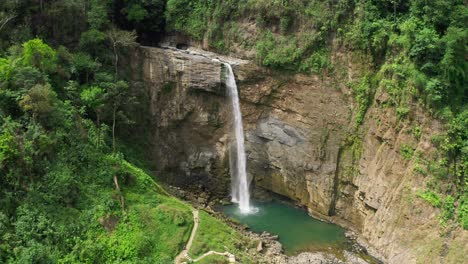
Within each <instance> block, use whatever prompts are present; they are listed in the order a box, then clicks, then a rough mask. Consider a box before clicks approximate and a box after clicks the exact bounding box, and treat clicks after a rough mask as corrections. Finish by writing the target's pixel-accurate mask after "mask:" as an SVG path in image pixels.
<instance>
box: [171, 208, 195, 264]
mask: <svg viewBox="0 0 468 264" xmlns="http://www.w3.org/2000/svg"><path fill="white" fill-rule="evenodd" d="M192 213H193V228H192V233H191V234H190V238H189V241H188V242H187V245H186V246H185V247H184V250H182V251H181V252H180V254H179V255H177V257H176V258H175V259H174V262H175V264H180V263H181V262H180V261H181V259H183V258H187V259H189V260H191V259H190V257H189V256H188V252H189V250H190V248H191V247H192V242H193V238H194V237H195V233H196V232H197V229H198V223H199V222H200V218H199V217H198V210H193V211H192Z"/></svg>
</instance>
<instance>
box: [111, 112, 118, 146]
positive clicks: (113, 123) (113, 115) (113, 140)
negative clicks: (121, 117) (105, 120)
mask: <svg viewBox="0 0 468 264" xmlns="http://www.w3.org/2000/svg"><path fill="white" fill-rule="evenodd" d="M116 108H117V107H116V106H115V105H114V109H113V112H112V152H115V112H116V111H117V109H116Z"/></svg>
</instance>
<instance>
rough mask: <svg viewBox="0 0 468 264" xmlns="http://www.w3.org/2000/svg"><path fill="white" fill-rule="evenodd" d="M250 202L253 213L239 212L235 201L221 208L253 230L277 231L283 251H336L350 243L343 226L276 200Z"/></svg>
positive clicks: (293, 253)
mask: <svg viewBox="0 0 468 264" xmlns="http://www.w3.org/2000/svg"><path fill="white" fill-rule="evenodd" d="M253 206H254V207H256V208H258V212H257V213H255V214H242V213H241V212H240V210H239V207H238V205H237V204H231V205H226V206H223V207H222V209H221V210H222V211H223V213H224V214H226V215H227V216H229V217H231V218H233V219H235V220H237V221H239V222H240V223H241V224H245V225H247V226H248V227H249V228H250V229H251V230H252V231H254V232H256V233H261V232H263V231H266V232H268V233H270V234H273V235H278V236H279V239H278V240H279V242H280V243H281V244H282V245H283V249H284V252H285V253H286V254H287V255H295V254H298V253H300V252H306V251H309V252H314V251H326V252H330V253H335V254H340V253H339V252H340V251H341V250H342V249H345V248H347V247H349V245H350V241H349V240H348V239H347V238H346V237H345V235H344V233H345V229H343V228H341V227H340V226H338V225H335V224H331V223H325V222H322V221H320V220H317V219H315V218H312V217H311V216H309V215H308V214H307V212H306V211H305V210H303V209H300V208H296V207H294V206H292V205H290V204H288V203H285V202H282V201H277V200H273V201H271V202H255V201H254V202H253Z"/></svg>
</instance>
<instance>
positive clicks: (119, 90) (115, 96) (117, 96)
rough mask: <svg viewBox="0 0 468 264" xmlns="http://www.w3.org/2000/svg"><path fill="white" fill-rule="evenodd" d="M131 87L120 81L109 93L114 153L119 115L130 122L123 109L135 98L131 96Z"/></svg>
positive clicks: (112, 86)
mask: <svg viewBox="0 0 468 264" xmlns="http://www.w3.org/2000/svg"><path fill="white" fill-rule="evenodd" d="M129 92H130V90H129V86H128V84H127V83H126V82H124V81H118V82H116V83H115V84H112V85H111V86H110V87H109V89H108V91H107V96H108V99H109V103H110V105H111V106H112V151H114V152H115V125H116V120H117V115H119V116H120V117H121V118H124V119H126V120H128V118H127V117H126V116H125V115H124V113H123V112H122V111H120V110H121V108H122V107H123V106H124V105H126V104H129V103H131V102H132V101H133V98H132V97H131V96H130V94H129Z"/></svg>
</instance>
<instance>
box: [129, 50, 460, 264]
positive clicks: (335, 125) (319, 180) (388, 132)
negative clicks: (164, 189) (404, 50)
mask: <svg viewBox="0 0 468 264" xmlns="http://www.w3.org/2000/svg"><path fill="white" fill-rule="evenodd" d="M216 56H217V55H214V54H205V55H197V54H193V53H190V52H188V51H180V50H173V49H159V48H145V47H142V48H140V49H139V50H138V51H137V52H136V53H135V56H134V58H133V59H132V61H131V65H132V68H133V73H134V79H135V80H136V81H137V80H139V81H143V83H145V86H146V87H147V93H148V96H149V98H150V110H149V112H150V113H149V114H150V116H149V119H150V123H151V125H150V127H151V128H150V133H151V135H152V140H151V144H149V146H148V148H150V153H151V154H150V156H151V158H152V159H153V160H154V164H157V166H156V168H155V169H156V170H157V171H158V172H159V175H162V176H164V177H165V178H166V180H167V181H169V182H171V183H174V184H178V185H181V186H184V187H186V188H194V187H195V188H198V189H202V190H204V191H207V192H209V193H210V194H217V195H227V193H228V190H229V181H230V179H229V173H228V169H227V167H228V166H227V164H228V160H227V159H228V157H227V147H228V143H229V131H230V112H229V101H228V100H227V98H226V97H225V94H226V93H225V87H224V76H225V74H224V68H223V65H222V63H220V62H219V61H213V60H212V58H214V57H216ZM335 57H336V62H335V63H337V64H341V65H342V66H343V67H344V68H348V71H347V74H344V75H343V76H341V77H340V76H331V77H326V78H320V77H318V76H304V75H287V74H282V73H278V72H271V71H268V70H265V69H262V68H258V67H257V66H255V65H254V64H253V63H249V62H246V61H238V60H232V59H230V58H221V59H223V60H226V61H230V62H231V63H232V64H234V66H233V69H234V72H235V75H236V78H237V80H238V86H239V90H240V97H241V105H242V113H243V118H244V123H245V124H244V127H245V134H246V150H247V157H248V161H247V162H248V173H249V175H250V176H251V177H253V179H254V180H253V183H254V185H255V188H263V189H267V190H270V191H272V192H275V193H278V194H281V195H284V196H286V197H289V198H291V199H293V200H295V201H297V203H298V204H300V205H303V206H306V207H307V208H308V210H309V212H310V213H311V214H312V215H315V216H318V217H320V218H322V219H327V220H330V221H334V222H338V223H340V224H342V225H344V226H346V227H348V228H350V229H353V230H355V231H356V232H357V233H359V234H360V237H361V239H362V241H363V242H365V243H367V244H369V245H372V247H373V248H375V252H374V253H376V254H377V255H380V256H381V257H382V259H384V260H386V261H388V262H389V263H419V262H431V263H439V262H440V263H450V262H451V260H452V259H454V260H455V259H457V258H456V256H457V255H456V254H460V253H459V252H460V251H461V253H463V254H466V253H468V246H466V245H464V243H463V241H467V235H466V232H463V231H461V232H451V229H447V230H445V231H444V232H446V233H445V234H443V235H440V234H439V227H438V219H437V216H436V215H437V210H438V209H434V208H432V207H430V206H429V205H427V204H425V203H424V202H422V201H420V200H418V199H416V198H415V192H416V190H418V189H420V188H421V187H422V186H424V181H425V179H424V177H423V176H421V175H417V174H416V173H413V167H414V162H415V159H416V157H413V158H411V159H410V160H406V159H405V158H403V157H402V155H400V153H399V150H400V148H401V146H403V145H405V146H411V147H412V148H414V150H415V151H416V153H421V154H427V155H430V154H431V153H432V152H433V151H434V149H433V147H432V145H431V143H430V137H431V135H432V134H434V133H437V132H438V130H439V129H440V125H439V124H438V123H437V122H436V121H434V120H432V119H430V118H428V117H427V116H425V115H424V113H423V112H422V111H420V110H416V111H415V113H416V114H414V116H413V117H412V119H413V121H415V122H417V123H418V124H420V127H421V129H422V132H423V133H422V136H421V137H420V138H418V139H416V138H415V137H414V136H413V135H412V134H411V126H410V123H409V122H410V121H400V120H398V119H397V117H396V115H395V113H394V110H393V109H391V108H388V107H384V105H385V101H386V100H387V99H386V98H387V97H388V95H386V94H385V93H384V92H382V91H378V92H377V94H376V100H375V101H374V103H373V105H372V107H371V108H370V110H369V111H368V114H367V117H366V119H365V121H364V124H363V125H362V126H361V128H360V129H359V130H357V131H356V130H354V121H353V102H352V100H351V99H350V96H349V91H348V89H347V88H346V86H345V85H344V83H345V82H346V81H349V80H353V79H356V78H357V77H358V76H357V74H354V73H353V72H357V70H353V69H356V67H357V66H355V65H353V60H352V59H351V58H348V57H347V56H345V55H343V54H337V56H335ZM355 75H356V76H355ZM145 114H146V113H145ZM461 259H463V258H461Z"/></svg>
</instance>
